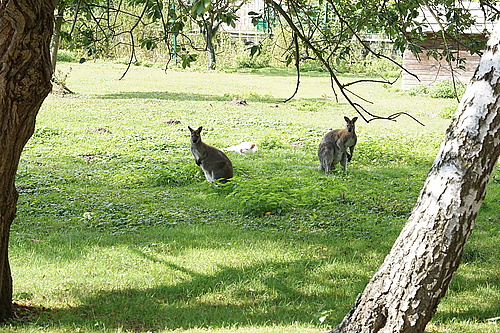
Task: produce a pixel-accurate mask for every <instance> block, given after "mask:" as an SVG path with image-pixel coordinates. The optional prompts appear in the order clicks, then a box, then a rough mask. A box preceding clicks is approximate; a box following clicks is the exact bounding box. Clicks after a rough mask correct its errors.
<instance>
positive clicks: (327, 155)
mask: <svg viewBox="0 0 500 333" xmlns="http://www.w3.org/2000/svg"><path fill="white" fill-rule="evenodd" d="M344 120H345V121H346V124H347V126H346V128H345V129H336V130H333V131H330V132H328V133H326V134H325V136H324V137H323V139H322V140H321V142H320V144H319V147H318V157H319V162H320V165H319V167H318V169H319V170H325V173H326V174H328V173H330V171H331V170H333V169H334V168H335V165H336V164H337V163H339V162H340V164H341V165H342V168H343V169H344V170H346V164H347V162H350V161H351V159H352V155H353V152H354V146H356V142H357V141H358V137H357V136H356V131H355V125H354V123H355V122H356V120H358V117H354V118H352V119H349V118H348V117H344ZM347 148H349V152H347Z"/></svg>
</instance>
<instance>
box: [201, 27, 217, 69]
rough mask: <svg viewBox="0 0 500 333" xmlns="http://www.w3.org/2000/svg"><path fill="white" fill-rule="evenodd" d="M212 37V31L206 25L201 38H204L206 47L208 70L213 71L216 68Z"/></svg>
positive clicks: (213, 32)
mask: <svg viewBox="0 0 500 333" xmlns="http://www.w3.org/2000/svg"><path fill="white" fill-rule="evenodd" d="M214 35H215V31H214V29H213V28H212V27H211V26H209V25H208V24H207V25H206V26H205V29H204V31H203V37H204V38H205V43H206V45H207V53H208V69H209V70H215V67H216V60H215V46H214Z"/></svg>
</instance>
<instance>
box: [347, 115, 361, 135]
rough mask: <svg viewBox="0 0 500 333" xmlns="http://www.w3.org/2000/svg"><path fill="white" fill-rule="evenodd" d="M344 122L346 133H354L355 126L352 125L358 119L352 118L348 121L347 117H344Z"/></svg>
mask: <svg viewBox="0 0 500 333" xmlns="http://www.w3.org/2000/svg"><path fill="white" fill-rule="evenodd" d="M344 120H345V122H346V125H347V127H346V128H347V132H349V133H351V132H354V130H355V128H356V126H355V125H354V123H355V122H356V120H358V117H354V118H352V119H349V118H348V117H344Z"/></svg>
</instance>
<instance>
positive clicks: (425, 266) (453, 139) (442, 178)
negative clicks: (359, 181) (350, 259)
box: [331, 24, 500, 333]
mask: <svg viewBox="0 0 500 333" xmlns="http://www.w3.org/2000/svg"><path fill="white" fill-rule="evenodd" d="M499 47H500V24H497V25H496V27H495V30H494V32H493V34H492V36H491V38H490V41H489V43H488V47H487V49H486V51H485V53H484V55H483V57H482V59H481V62H480V63H479V66H478V69H477V70H476V73H475V74H474V77H473V78H472V80H471V83H470V84H469V86H468V87H467V91H466V93H465V95H464V97H463V99H462V102H461V104H460V106H459V111H458V112H457V115H456V116H455V118H454V119H453V121H452V124H451V125H450V127H449V129H448V131H447V134H446V138H445V140H444V142H443V144H442V146H441V150H440V152H439V154H438V156H437V158H436V160H435V161H434V164H433V166H432V168H431V170H430V172H429V175H428V177H427V181H426V183H425V185H424V188H423V190H422V192H421V193H420V197H419V199H418V202H417V204H416V206H415V208H414V210H413V213H412V215H411V216H410V218H409V220H408V222H407V224H406V226H405V227H404V229H403V231H402V232H401V234H400V235H399V237H398V239H397V240H396V242H395V244H394V246H393V248H392V250H391V252H390V253H389V255H388V256H387V257H386V258H385V261H384V263H383V264H382V266H381V267H380V269H379V271H378V272H377V273H376V274H375V275H374V276H373V277H372V279H371V280H370V282H369V283H368V285H367V287H366V289H365V290H364V292H363V294H361V295H360V296H358V298H357V300H356V304H355V305H354V307H353V308H352V309H351V311H350V312H349V313H348V314H347V316H346V317H345V318H344V320H343V321H342V323H340V325H339V326H338V327H337V328H335V329H334V330H332V331H331V332H332V333H334V332H335V333H341V332H342V333H344V332H352V333H354V332H355V333H363V332H370V333H374V332H384V333H397V332H405V333H412V332H423V331H424V329H425V326H426V325H427V323H428V322H429V321H430V320H431V318H432V317H433V315H434V314H435V312H436V310H437V306H438V303H439V301H440V299H441V298H442V297H443V296H444V295H445V293H446V291H447V289H448V285H449V283H450V281H451V278H452V276H453V274H454V273H455V271H456V270H457V268H458V265H459V262H460V258H461V255H462V250H463V248H464V245H465V243H466V241H467V239H468V237H469V235H470V233H471V232H472V229H473V227H474V223H475V219H476V215H477V212H478V210H479V208H480V207H481V204H482V202H483V199H484V195H485V192H486V187H487V184H488V182H489V180H490V177H491V173H492V172H493V169H494V167H495V164H496V162H497V160H498V156H499V154H500V112H499V108H500V48H499Z"/></svg>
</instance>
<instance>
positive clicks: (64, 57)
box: [57, 50, 80, 62]
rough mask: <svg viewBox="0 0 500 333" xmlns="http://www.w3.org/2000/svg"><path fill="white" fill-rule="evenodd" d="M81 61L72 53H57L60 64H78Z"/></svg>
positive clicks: (65, 51) (63, 51)
mask: <svg viewBox="0 0 500 333" xmlns="http://www.w3.org/2000/svg"><path fill="white" fill-rule="evenodd" d="M79 60H80V58H79V57H78V56H76V55H75V54H74V53H73V52H71V51H68V50H59V51H57V61H58V62H78V61H79Z"/></svg>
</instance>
